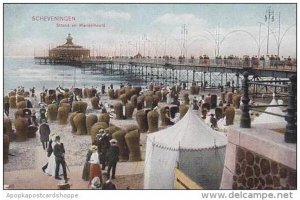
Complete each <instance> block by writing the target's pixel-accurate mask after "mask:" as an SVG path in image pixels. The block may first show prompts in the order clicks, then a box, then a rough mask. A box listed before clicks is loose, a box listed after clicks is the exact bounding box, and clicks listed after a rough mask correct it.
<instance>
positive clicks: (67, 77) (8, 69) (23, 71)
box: [3, 57, 236, 94]
mask: <svg viewBox="0 0 300 200" xmlns="http://www.w3.org/2000/svg"><path fill="white" fill-rule="evenodd" d="M180 73H183V74H182V76H181V77H187V75H186V74H184V73H186V72H185V71H182V72H180ZM3 74H4V94H7V93H8V92H10V91H12V90H13V89H15V88H17V87H18V86H23V87H24V88H25V90H26V91H29V88H32V87H35V89H36V91H37V92H40V91H42V88H43V87H45V88H46V89H55V88H57V87H59V86H61V87H63V88H71V87H78V88H82V87H88V88H90V87H94V88H99V89H100V88H101V86H102V84H105V86H106V88H108V87H109V86H110V84H113V85H114V88H119V86H120V84H121V83H122V84H124V85H126V84H127V83H130V84H131V85H133V86H142V87H145V86H146V85H147V83H146V82H145V80H143V79H137V78H136V77H132V76H130V75H127V76H126V75H125V76H124V75H122V76H120V75H111V74H103V73H102V74H101V73H96V74H92V73H87V72H84V70H82V69H80V68H78V67H72V66H67V65H40V64H38V63H35V62H34V58H33V57H4V71H3ZM212 74H213V76H212V78H211V81H212V83H214V84H215V85H217V84H219V83H220V79H221V78H220V73H212ZM196 76H197V77H198V80H199V77H201V76H202V75H201V72H197V73H196ZM191 78H192V75H191V74H190V75H189V81H190V82H191V80H190V79H191ZM206 80H207V81H208V80H209V77H207V78H206ZM232 80H234V81H236V77H235V74H228V77H227V81H230V82H231V81H232ZM180 81H186V80H180ZM223 83H224V84H225V77H223Z"/></svg>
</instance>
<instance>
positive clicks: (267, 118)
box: [252, 94, 285, 124]
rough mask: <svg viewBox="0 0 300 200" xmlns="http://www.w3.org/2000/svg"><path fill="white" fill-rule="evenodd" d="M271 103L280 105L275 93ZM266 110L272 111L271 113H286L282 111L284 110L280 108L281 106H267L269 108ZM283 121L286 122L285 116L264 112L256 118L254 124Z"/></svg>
mask: <svg viewBox="0 0 300 200" xmlns="http://www.w3.org/2000/svg"><path fill="white" fill-rule="evenodd" d="M270 105H278V104H277V102H276V100H275V95H274V94H273V99H272V101H271V103H270ZM265 111H266V112H270V113H275V114H278V115H285V114H284V113H283V112H282V110H281V109H280V107H267V109H266V110H265ZM281 122H285V119H284V117H279V116H275V115H271V114H267V113H262V114H261V115H259V116H258V117H256V118H254V120H253V122H252V124H264V123H281Z"/></svg>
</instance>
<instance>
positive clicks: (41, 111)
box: [40, 105, 47, 123]
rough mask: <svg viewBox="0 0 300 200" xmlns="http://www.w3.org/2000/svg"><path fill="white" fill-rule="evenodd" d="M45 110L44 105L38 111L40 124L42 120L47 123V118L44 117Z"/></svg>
mask: <svg viewBox="0 0 300 200" xmlns="http://www.w3.org/2000/svg"><path fill="white" fill-rule="evenodd" d="M46 112H47V111H46V108H45V106H44V105H42V107H41V109H40V123H42V120H43V119H44V120H46V122H47V117H46Z"/></svg>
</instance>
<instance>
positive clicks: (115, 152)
mask: <svg viewBox="0 0 300 200" xmlns="http://www.w3.org/2000/svg"><path fill="white" fill-rule="evenodd" d="M109 142H110V147H109V149H108V151H107V153H106V156H107V161H108V169H107V179H110V170H111V169H112V176H111V178H112V179H115V174H116V166H117V162H118V161H119V151H120V150H119V147H118V146H117V140H116V139H111V140H110V141H109Z"/></svg>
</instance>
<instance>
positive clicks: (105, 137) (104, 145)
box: [98, 129, 112, 170]
mask: <svg viewBox="0 0 300 200" xmlns="http://www.w3.org/2000/svg"><path fill="white" fill-rule="evenodd" d="M102 130H103V129H102ZM111 139H112V137H111V134H110V133H109V130H108V129H105V130H104V131H102V133H101V135H100V137H99V139H98V152H99V155H100V164H101V165H102V170H105V167H106V162H107V159H106V153H107V151H108V149H109V147H110V142H109V141H110V140H111Z"/></svg>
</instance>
